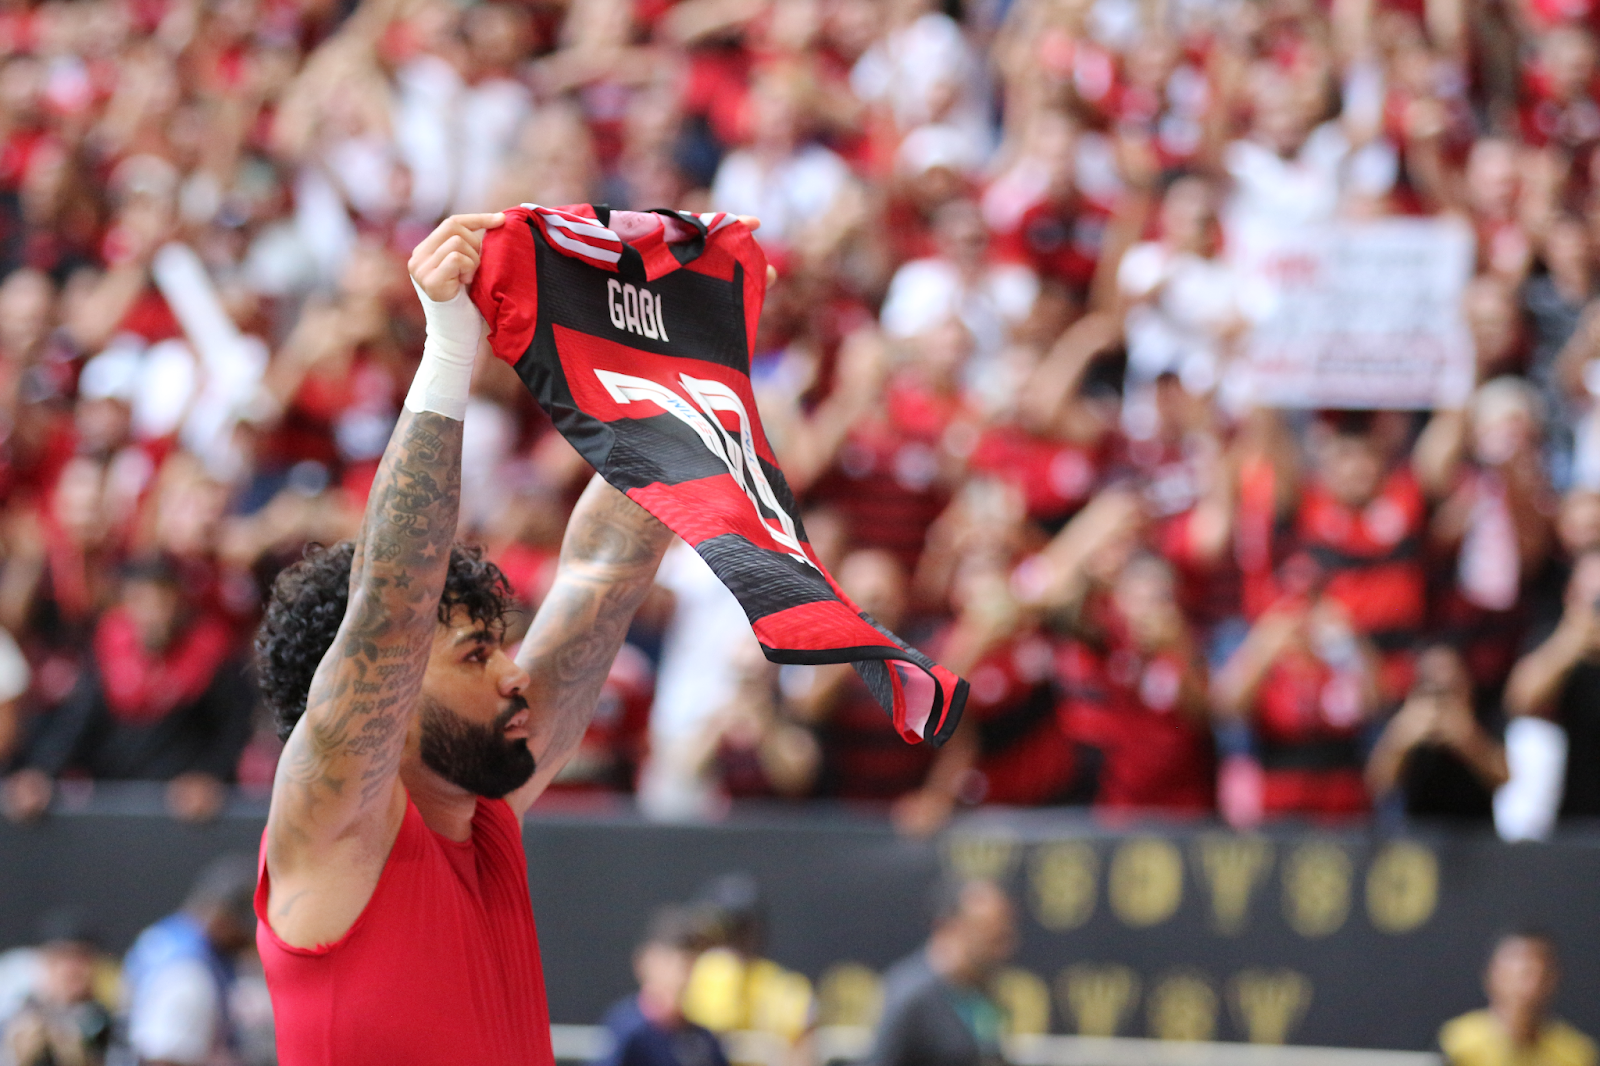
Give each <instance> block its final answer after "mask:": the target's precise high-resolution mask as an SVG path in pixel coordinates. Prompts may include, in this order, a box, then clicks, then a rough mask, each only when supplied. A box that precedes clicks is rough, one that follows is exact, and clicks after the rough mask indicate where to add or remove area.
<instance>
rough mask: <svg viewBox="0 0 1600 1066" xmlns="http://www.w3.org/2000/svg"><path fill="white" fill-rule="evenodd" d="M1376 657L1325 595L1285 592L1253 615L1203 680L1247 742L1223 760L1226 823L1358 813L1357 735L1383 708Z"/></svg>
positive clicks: (1360, 762) (1361, 796)
mask: <svg viewBox="0 0 1600 1066" xmlns="http://www.w3.org/2000/svg"><path fill="white" fill-rule="evenodd" d="M1295 563H1296V566H1295V567H1293V568H1294V569H1298V568H1300V567H1303V566H1305V565H1307V564H1306V561H1305V560H1296V561H1295ZM1376 660H1377V657H1376V653H1375V652H1374V650H1373V648H1372V647H1371V645H1370V644H1367V643H1366V642H1365V641H1363V640H1362V639H1361V638H1360V637H1359V636H1358V635H1357V633H1356V631H1355V629H1354V627H1353V626H1352V625H1351V623H1350V621H1349V619H1348V616H1347V615H1346V613H1345V610H1344V606H1343V604H1342V603H1341V602H1340V601H1339V600H1337V599H1335V598H1334V597H1333V596H1331V595H1321V596H1317V597H1315V598H1311V597H1308V596H1307V595H1305V594H1303V593H1302V594H1300V595H1297V596H1292V597H1289V598H1286V599H1285V600H1283V601H1282V602H1281V603H1280V604H1279V605H1277V606H1276V607H1274V608H1273V609H1271V610H1269V611H1267V612H1266V613H1265V614H1263V615H1262V616H1261V617H1260V619H1259V620H1257V622H1256V623H1255V625H1254V626H1253V627H1252V628H1251V630H1250V634H1249V636H1248V637H1246V638H1245V641H1244V643H1243V644H1242V645H1241V646H1240V647H1239V650H1238V651H1237V652H1235V653H1234V654H1233V656H1232V657H1231V658H1230V659H1229V660H1228V662H1227V663H1226V664H1225V665H1224V666H1223V667H1222V669H1221V670H1220V671H1218V673H1217V675H1216V678H1215V679H1214V681H1213V683H1212V696H1211V699H1212V707H1213V713H1214V715H1215V716H1216V718H1217V720H1218V721H1219V723H1230V722H1243V723H1246V724H1248V725H1249V727H1250V729H1251V732H1252V734H1253V737H1254V740H1255V751H1256V754H1255V756H1254V757H1251V756H1246V755H1232V756H1230V757H1229V759H1228V760H1227V763H1226V764H1225V765H1224V766H1223V767H1222V772H1221V777H1220V780H1219V782H1218V788H1219V793H1218V802H1219V805H1220V807H1221V810H1222V814H1223V817H1225V818H1226V819H1227V820H1228V821H1229V823H1230V824H1232V825H1235V826H1247V825H1254V824H1255V823H1256V822H1258V821H1260V819H1261V818H1262V817H1264V816H1265V817H1281V816H1284V815H1297V814H1298V815H1311V816H1319V817H1339V816H1344V817H1348V816H1352V815H1358V814H1362V813H1364V812H1365V811H1366V810H1367V807H1368V801H1367V792H1366V787H1365V783H1364V781H1363V778H1362V772H1363V768H1364V766H1365V758H1364V752H1363V749H1362V743H1361V738H1362V734H1363V732H1364V729H1365V727H1366V724H1367V723H1368V722H1369V721H1371V720H1372V719H1373V718H1374V717H1375V716H1376V715H1377V714H1378V712H1379V710H1380V709H1381V708H1382V706H1383V701H1382V698H1381V697H1380V694H1379V691H1378V687H1377V661H1376Z"/></svg>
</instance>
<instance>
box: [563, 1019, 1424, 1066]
mask: <svg viewBox="0 0 1600 1066" xmlns="http://www.w3.org/2000/svg"><path fill="white" fill-rule="evenodd" d="M550 1037H551V1043H552V1045H553V1047H554V1050H555V1053H556V1061H557V1062H567V1063H585V1062H593V1061H594V1060H596V1059H598V1058H599V1057H600V1056H601V1055H603V1054H605V1053H606V1052H607V1051H608V1050H609V1049H610V1046H611V1042H610V1040H609V1039H608V1038H607V1034H606V1031H605V1030H604V1029H602V1028H600V1027H599V1026H595V1025H553V1026H551V1027H550ZM871 1040H872V1030H870V1029H865V1028H862V1027H860V1026H828V1027H824V1028H822V1029H819V1030H817V1031H816V1033H815V1034H814V1035H813V1038H812V1043H811V1051H812V1053H811V1055H810V1056H809V1058H810V1061H811V1062H813V1063H816V1064H817V1066H823V1064H828V1063H845V1062H853V1061H857V1060H859V1059H861V1058H862V1057H864V1056H865V1055H866V1054H867V1052H868V1050H869V1047H870V1045H871ZM724 1043H725V1045H726V1047H727V1050H728V1054H729V1057H730V1059H732V1061H733V1062H735V1063H737V1064H739V1066H747V1064H748V1066H793V1062H794V1060H793V1056H792V1054H791V1051H790V1047H789V1045H788V1044H787V1043H786V1042H784V1041H782V1040H780V1039H778V1038H776V1037H774V1036H772V1035H771V1034H770V1033H758V1032H750V1031H747V1030H746V1031H739V1032H733V1033H729V1034H727V1035H726V1037H725V1038H724ZM1005 1051H1006V1061H1007V1062H1009V1063H1011V1064H1012V1066H1442V1064H1443V1059H1442V1058H1441V1056H1439V1055H1436V1054H1433V1053H1432V1052H1427V1051H1361V1050H1353V1049H1350V1048H1323V1047H1263V1046H1256V1045H1246V1046H1241V1045H1239V1044H1231V1043H1217V1042H1207V1043H1198V1042H1173V1041H1164V1040H1145V1039H1138V1038H1133V1037H1092V1036H1034V1037H1020V1038H1014V1039H1011V1040H1008V1041H1007V1042H1006V1049H1005Z"/></svg>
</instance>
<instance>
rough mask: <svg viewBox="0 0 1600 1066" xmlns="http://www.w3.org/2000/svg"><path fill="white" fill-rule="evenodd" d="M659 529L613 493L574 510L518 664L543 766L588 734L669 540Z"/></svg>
mask: <svg viewBox="0 0 1600 1066" xmlns="http://www.w3.org/2000/svg"><path fill="white" fill-rule="evenodd" d="M671 539H672V534H671V532H670V531H669V530H668V529H667V527H666V526H664V525H662V524H661V523H660V522H658V521H657V520H656V519H654V518H652V517H651V516H650V515H649V514H648V513H647V512H646V511H645V510H644V509H643V508H641V507H640V506H639V505H638V504H636V503H634V502H633V501H631V500H629V499H627V498H626V497H625V496H623V495H622V494H621V493H619V492H617V491H615V490H614V489H609V488H607V489H604V491H600V492H597V494H596V496H595V497H594V498H592V499H585V500H583V501H581V502H580V503H579V505H578V508H577V510H576V511H575V512H574V514H573V518H572V522H571V524H570V525H569V526H568V530H567V537H566V540H565V541H564V542H563V544H562V546H561V574H560V576H559V577H558V579H557V581H556V583H555V586H554V587H553V588H552V589H551V590H550V594H549V595H548V596H547V597H546V598H545V601H544V603H543V604H542V605H541V606H540V608H539V613H538V615H537V616H536V617H535V618H534V620H533V625H532V627H531V628H530V629H529V630H528V635H527V637H526V638H524V640H523V643H522V650H521V652H520V653H519V654H518V656H517V658H518V661H519V662H521V663H522V665H523V667H524V668H525V669H527V671H528V673H529V676H530V677H531V679H532V692H531V693H530V695H529V702H530V703H531V704H533V705H534V706H540V707H544V708H546V709H547V713H548V719H547V720H548V722H549V727H548V729H549V732H548V734H547V741H546V743H545V745H544V746H543V749H542V751H540V752H539V753H538V754H539V756H540V759H541V760H542V761H544V762H545V763H546V764H547V765H550V764H553V763H554V762H555V761H558V760H559V759H560V758H561V757H562V756H564V755H565V754H566V753H568V752H570V751H571V750H572V749H573V748H574V747H575V746H576V745H577V743H578V741H579V739H581V738H582V736H583V733H584V730H585V729H587V728H588V725H589V718H590V716H591V715H592V714H593V713H594V705H595V701H596V700H597V699H598V697H599V695H600V688H601V686H602V685H603V684H604V683H605V679H606V675H607V674H608V673H609V672H610V670H611V663H612V660H614V659H615V658H616V657H617V650H618V649H619V648H620V647H621V646H622V640H623V638H624V637H625V636H626V635H627V632H628V625H629V623H630V622H631V621H632V619H633V615H634V612H635V611H637V610H638V609H639V604H640V603H641V602H643V600H644V597H645V595H646V593H648V592H649V591H650V586H651V583H652V581H653V580H654V578H655V572H656V566H657V564H658V563H659V562H660V561H661V554H662V552H663V551H665V550H666V546H667V544H668V543H669V542H670V541H671Z"/></svg>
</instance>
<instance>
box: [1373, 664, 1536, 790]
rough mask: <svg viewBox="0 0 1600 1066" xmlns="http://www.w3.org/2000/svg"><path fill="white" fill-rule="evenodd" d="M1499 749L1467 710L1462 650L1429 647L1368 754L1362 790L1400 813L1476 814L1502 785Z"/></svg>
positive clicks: (1468, 697) (1501, 749)
mask: <svg viewBox="0 0 1600 1066" xmlns="http://www.w3.org/2000/svg"><path fill="white" fill-rule="evenodd" d="M1508 776H1509V773H1508V771H1507V769H1506V749H1505V745H1504V744H1502V743H1501V741H1500V738H1499V737H1498V736H1497V735H1496V734H1495V733H1494V732H1492V731H1491V730H1490V729H1489V728H1487V726H1486V725H1485V723H1484V722H1483V721H1482V720H1481V718H1480V717H1478V716H1477V715H1476V713H1475V711H1474V708H1473V700H1472V679H1471V677H1470V676H1469V675H1468V673H1467V668H1466V664H1465V663H1464V662H1463V661H1462V659H1461V655H1460V654H1459V653H1458V652H1457V651H1456V650H1455V649H1454V648H1452V647H1450V646H1449V645H1446V644H1436V645H1434V646H1433V647H1431V648H1428V649H1427V650H1426V651H1424V652H1423V653H1422V654H1421V655H1420V656H1418V658H1417V681H1416V684H1415V685H1413V686H1412V688H1411V692H1410V694H1409V695H1407V697H1406V702H1405V703H1404V705H1402V706H1401V708H1400V710H1399V711H1398V712H1396V714H1395V716H1394V717H1393V718H1391V719H1389V724H1388V725H1387V726H1385V727H1384V730H1383V733H1382V735H1381V736H1379V738H1378V743H1377V744H1376V745H1375V746H1374V747H1373V749H1372V754H1371V756H1369V757H1368V759H1367V788H1368V790H1369V791H1371V793H1372V795H1373V798H1374V800H1375V801H1376V802H1378V803H1379V804H1382V803H1383V801H1384V800H1385V799H1387V798H1390V797H1394V798H1396V799H1398V800H1399V801H1400V803H1401V805H1403V808H1404V811H1405V813H1406V814H1407V815H1412V816H1434V817H1447V818H1480V819H1485V820H1487V819H1488V818H1489V815H1490V813H1491V803H1492V800H1493V792H1494V790H1495V789H1496V788H1499V787H1500V786H1501V785H1503V784H1505V781H1506V778H1507V777H1508Z"/></svg>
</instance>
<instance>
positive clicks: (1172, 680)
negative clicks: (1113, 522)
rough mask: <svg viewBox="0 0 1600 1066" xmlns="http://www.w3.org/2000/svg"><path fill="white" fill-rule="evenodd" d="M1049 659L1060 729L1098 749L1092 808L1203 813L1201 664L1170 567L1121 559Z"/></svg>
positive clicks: (1206, 746)
mask: <svg viewBox="0 0 1600 1066" xmlns="http://www.w3.org/2000/svg"><path fill="white" fill-rule="evenodd" d="M1056 662H1057V671H1058V674H1059V677H1060V683H1061V685H1062V687H1063V689H1064V690H1065V693H1064V697H1065V698H1064V702H1063V703H1062V706H1061V727H1062V730H1063V732H1065V734H1066V735H1067V737H1068V738H1070V739H1071V740H1073V741H1075V742H1076V743H1078V744H1080V745H1082V746H1083V747H1086V748H1089V749H1091V750H1093V751H1095V752H1098V753H1099V766H1098V784H1097V787H1096V788H1095V791H1094V806H1095V807H1096V809H1100V810H1105V811H1136V810H1161V811H1168V812H1175V813H1176V812H1190V813H1196V812H1201V811H1207V810H1210V809H1211V807H1212V804H1213V802H1214V800H1213V788H1212V783H1211V780H1212V779H1211V773H1212V755H1211V737H1210V734H1209V730H1208V729H1207V725H1208V722H1209V715H1208V707H1207V701H1206V673H1205V666H1204V664H1203V662H1202V660H1201V658H1200V654H1199V651H1198V649H1197V648H1196V646H1195V641H1194V638H1193V637H1192V636H1191V634H1190V632H1189V626H1188V623H1187V622H1185V621H1184V618H1183V614H1182V613H1181V612H1180V611H1179V609H1178V600H1177V579H1176V575H1175V574H1174V573H1173V570H1172V567H1171V565H1170V564H1168V563H1167V562H1166V561H1165V560H1163V559H1161V558H1160V557H1158V556H1154V555H1139V556H1136V557H1135V558H1134V559H1132V560H1130V561H1129V562H1128V564H1127V565H1126V566H1125V567H1124V568H1123V570H1122V572H1121V573H1120V574H1119V575H1118V576H1117V578H1116V582H1115V584H1114V585H1113V586H1112V588H1111V593H1110V595H1109V596H1106V597H1098V598H1096V599H1094V600H1092V601H1091V602H1090V603H1089V604H1086V606H1085V609H1084V613H1083V615H1082V616H1081V622H1080V635H1079V636H1076V637H1075V638H1074V639H1072V640H1070V641H1069V642H1068V643H1067V644H1066V646H1065V647H1063V648H1062V650H1061V651H1060V653H1059V654H1058V656H1057V659H1056Z"/></svg>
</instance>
